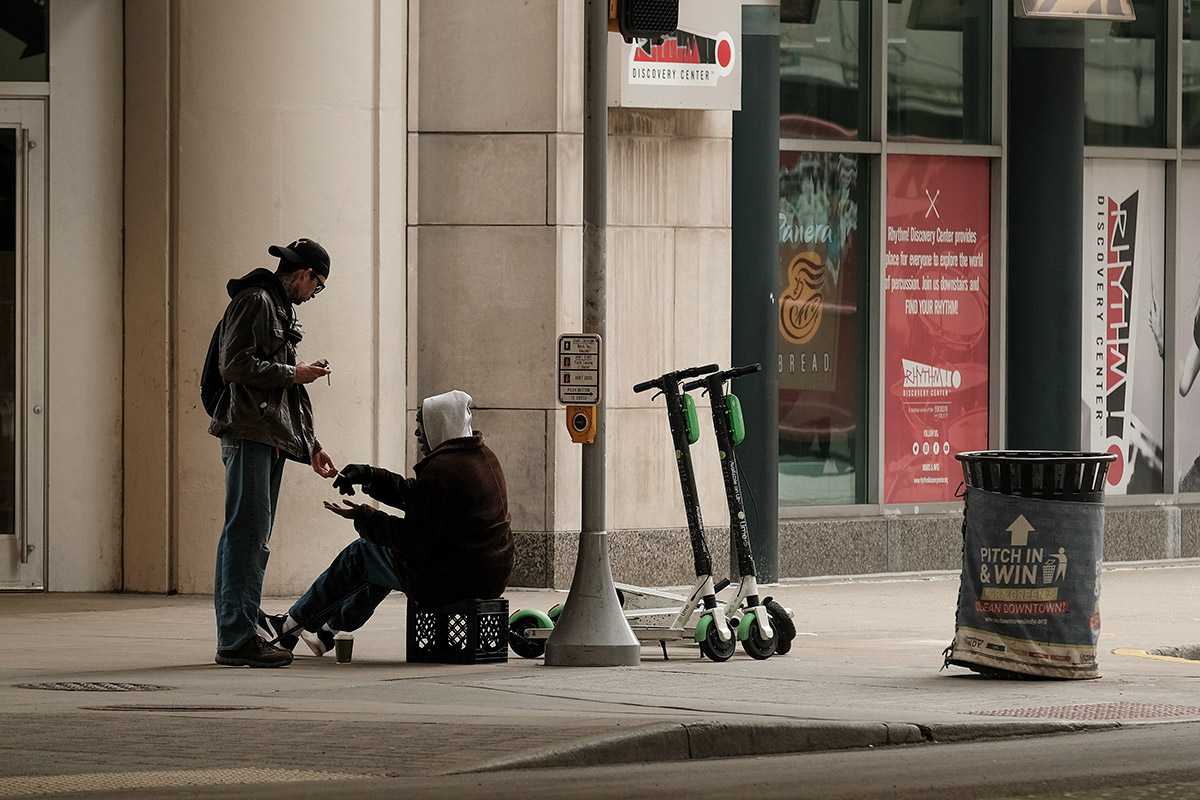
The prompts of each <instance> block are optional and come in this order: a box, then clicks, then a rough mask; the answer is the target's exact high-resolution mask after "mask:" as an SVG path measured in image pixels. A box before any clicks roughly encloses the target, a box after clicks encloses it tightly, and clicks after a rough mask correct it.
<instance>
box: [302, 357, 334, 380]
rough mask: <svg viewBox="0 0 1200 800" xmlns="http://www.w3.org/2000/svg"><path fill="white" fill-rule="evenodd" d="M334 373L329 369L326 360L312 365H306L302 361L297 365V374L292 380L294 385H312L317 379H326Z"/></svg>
mask: <svg viewBox="0 0 1200 800" xmlns="http://www.w3.org/2000/svg"><path fill="white" fill-rule="evenodd" d="M332 371H333V370H331V369H329V362H328V361H325V360H324V359H322V360H320V361H314V362H313V363H311V364H305V363H304V362H303V361H301V362H300V363H299V364H297V365H296V374H295V376H294V377H293V378H292V383H293V384H296V383H312V382H313V381H315V380H316V379H317V378H321V377H324V376H325V375H328V374H329V373H330V372H332Z"/></svg>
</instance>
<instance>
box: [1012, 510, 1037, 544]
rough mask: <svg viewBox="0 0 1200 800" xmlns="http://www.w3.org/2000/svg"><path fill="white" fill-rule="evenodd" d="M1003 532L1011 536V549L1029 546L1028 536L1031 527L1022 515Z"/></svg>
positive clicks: (1031, 530)
mask: <svg viewBox="0 0 1200 800" xmlns="http://www.w3.org/2000/svg"><path fill="white" fill-rule="evenodd" d="M1005 530H1006V531H1008V532H1009V533H1011V534H1012V541H1011V542H1009V544H1011V545H1012V546H1013V547H1024V546H1025V545H1027V544H1029V534H1031V533H1033V526H1032V525H1030V524H1029V520H1027V519H1025V515H1024V514H1020V515H1018V516H1017V518H1016V519H1014V520H1013V523H1012V525H1009V526H1008V527H1007V528H1005Z"/></svg>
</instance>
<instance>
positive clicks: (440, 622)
mask: <svg viewBox="0 0 1200 800" xmlns="http://www.w3.org/2000/svg"><path fill="white" fill-rule="evenodd" d="M406 652H407V656H408V660H409V661H423V662H432V663H435V664H487V663H491V662H495V661H505V662H506V661H508V600H507V599H506V598H503V597H501V598H498V599H496V600H479V599H471V600H462V601H460V602H458V603H451V604H450V605H445V606H428V607H424V608H422V607H420V606H418V605H417V604H416V603H414V602H413V601H412V600H409V601H408V641H407V645H406Z"/></svg>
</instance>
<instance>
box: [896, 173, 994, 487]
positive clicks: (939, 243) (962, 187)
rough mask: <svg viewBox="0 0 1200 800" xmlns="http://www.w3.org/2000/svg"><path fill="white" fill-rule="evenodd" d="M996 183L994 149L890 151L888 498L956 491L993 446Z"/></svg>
mask: <svg viewBox="0 0 1200 800" xmlns="http://www.w3.org/2000/svg"><path fill="white" fill-rule="evenodd" d="M989 187H990V164H989V163H988V159H986V158H951V157H940V156H907V155H897V156H890V157H889V158H888V178H887V248H886V251H885V261H884V264H885V267H884V276H885V277H884V281H883V299H884V306H885V312H884V313H885V319H886V332H887V335H886V340H885V344H884V351H885V354H886V355H885V358H884V382H885V387H886V395H885V397H884V462H885V476H884V487H883V494H884V502H885V503H928V502H943V501H953V500H954V499H955V498H954V493H955V491H956V490H957V489H958V485H959V483H960V482H961V481H962V469H961V468H960V467H959V465H958V462H957V461H955V460H954V454H955V453H959V452H963V451H966V450H986V449H987V430H988V267H989V259H988V221H989V215H990V210H989V197H990V188H989Z"/></svg>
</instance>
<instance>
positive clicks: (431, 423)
mask: <svg viewBox="0 0 1200 800" xmlns="http://www.w3.org/2000/svg"><path fill="white" fill-rule="evenodd" d="M472 402H473V401H472V400H471V395H469V394H467V393H466V392H460V391H459V390H457V389H455V390H453V391H449V392H446V393H445V394H435V395H434V396H433V397H426V398H425V400H424V401H423V402H422V403H421V426H422V427H423V428H424V429H425V441H426V442H428V445H429V450H430V452H432V451H434V450H436V449H438V447H440V446H441V445H442V443H443V442H448V441H449V440H451V439H461V438H463V437H466V436H471V435H472V434H473V431H472V428H471V403H472Z"/></svg>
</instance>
